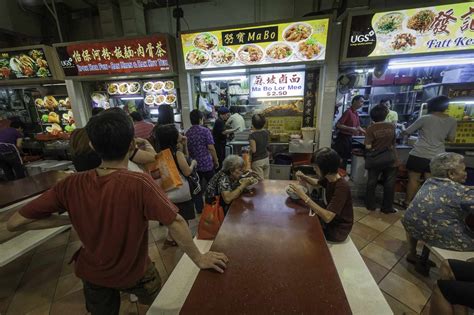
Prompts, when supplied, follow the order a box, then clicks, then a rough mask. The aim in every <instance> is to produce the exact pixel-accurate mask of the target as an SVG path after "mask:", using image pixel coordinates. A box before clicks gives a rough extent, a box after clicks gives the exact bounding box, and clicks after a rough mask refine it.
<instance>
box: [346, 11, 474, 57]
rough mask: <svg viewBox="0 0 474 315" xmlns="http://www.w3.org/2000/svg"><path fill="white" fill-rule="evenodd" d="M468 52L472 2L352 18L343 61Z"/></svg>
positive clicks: (472, 39) (473, 30) (473, 26)
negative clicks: (345, 59)
mask: <svg viewBox="0 0 474 315" xmlns="http://www.w3.org/2000/svg"><path fill="white" fill-rule="evenodd" d="M467 49H474V4H473V3H472V2H465V3H458V4H447V5H439V6H433V7H425V8H419V9H408V10H400V11H389V12H382V13H376V14H365V15H355V16H352V19H351V23H350V29H349V32H348V39H347V40H346V55H345V57H346V58H347V59H350V58H365V57H384V56H399V55H403V54H405V55H411V54H426V53H436V52H447V51H461V50H467Z"/></svg>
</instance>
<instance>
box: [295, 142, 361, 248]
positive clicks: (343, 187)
mask: <svg viewBox="0 0 474 315" xmlns="http://www.w3.org/2000/svg"><path fill="white" fill-rule="evenodd" d="M312 163H313V166H314V170H315V171H316V174H317V175H318V177H319V178H320V179H315V178H312V177H309V176H306V175H304V174H303V173H301V172H297V173H296V176H297V178H298V180H300V181H301V182H302V183H303V184H307V185H309V186H313V187H315V186H321V187H323V188H325V190H326V201H327V206H326V207H325V208H323V207H321V206H320V205H318V204H317V203H316V202H314V201H312V200H311V198H310V197H309V196H308V195H306V193H305V192H304V190H303V189H302V188H301V186H299V185H293V184H291V185H290V189H292V190H293V191H294V192H295V193H296V194H297V195H298V197H300V198H301V199H302V200H303V201H304V203H306V204H307V205H308V206H309V207H310V208H311V210H312V211H313V212H314V213H315V214H316V215H317V216H318V217H319V218H320V220H321V221H322V222H321V223H322V225H323V231H324V235H325V237H326V240H328V241H331V242H343V241H345V239H346V238H347V236H348V235H349V233H350V232H351V230H352V224H353V223H354V211H353V208H352V195H351V189H350V187H349V184H348V183H347V181H346V180H345V179H344V178H343V177H341V176H340V175H339V173H338V170H339V165H340V164H341V158H340V156H339V154H337V152H336V151H334V150H333V149H330V148H321V149H319V150H318V151H316V152H315V153H314V155H313V160H312Z"/></svg>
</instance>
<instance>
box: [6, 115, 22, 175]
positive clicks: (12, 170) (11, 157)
mask: <svg viewBox="0 0 474 315" xmlns="http://www.w3.org/2000/svg"><path fill="white" fill-rule="evenodd" d="M24 127H25V125H24V124H23V123H22V122H21V121H19V120H15V121H12V122H11V123H10V127H6V128H3V129H1V130H0V168H1V169H2V170H3V173H4V174H5V177H6V178H7V180H15V179H20V178H23V177H25V176H26V173H25V167H24V166H23V162H22V160H21V157H20V154H19V150H21V147H22V144H23V129H24Z"/></svg>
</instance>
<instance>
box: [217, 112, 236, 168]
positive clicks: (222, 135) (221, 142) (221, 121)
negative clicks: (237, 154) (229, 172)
mask: <svg viewBox="0 0 474 315" xmlns="http://www.w3.org/2000/svg"><path fill="white" fill-rule="evenodd" d="M217 114H218V117H217V119H216V122H215V123H214V128H213V129H212V135H213V137H214V146H215V148H216V152H217V159H218V160H219V165H220V167H221V166H222V162H223V161H224V159H225V146H226V144H227V136H228V135H229V134H231V133H234V132H235V129H226V124H225V123H226V121H227V120H228V119H229V117H230V112H229V109H228V108H227V107H224V106H222V107H219V109H218V110H217Z"/></svg>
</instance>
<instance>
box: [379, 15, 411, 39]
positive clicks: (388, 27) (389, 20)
mask: <svg viewBox="0 0 474 315" xmlns="http://www.w3.org/2000/svg"><path fill="white" fill-rule="evenodd" d="M404 18H405V16H404V15H403V14H402V13H399V12H392V13H388V14H384V15H383V16H381V17H380V18H379V19H378V20H377V22H375V32H376V33H377V34H378V35H387V34H390V33H392V32H394V31H399V30H401V29H402V23H403V20H404Z"/></svg>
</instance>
